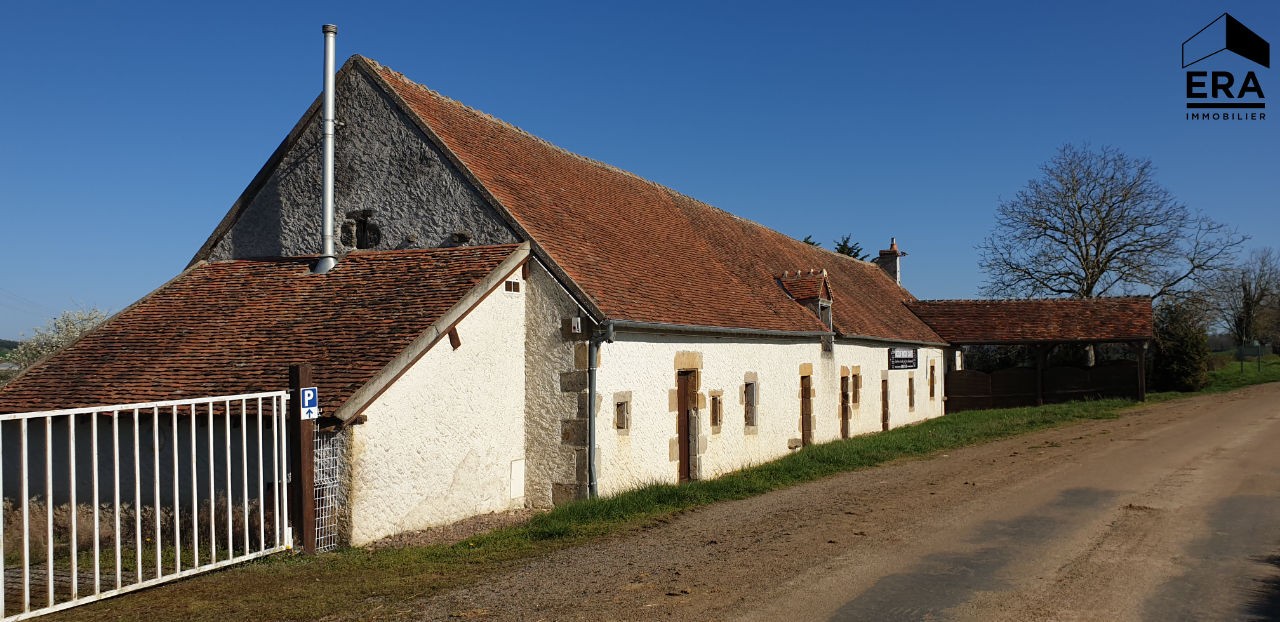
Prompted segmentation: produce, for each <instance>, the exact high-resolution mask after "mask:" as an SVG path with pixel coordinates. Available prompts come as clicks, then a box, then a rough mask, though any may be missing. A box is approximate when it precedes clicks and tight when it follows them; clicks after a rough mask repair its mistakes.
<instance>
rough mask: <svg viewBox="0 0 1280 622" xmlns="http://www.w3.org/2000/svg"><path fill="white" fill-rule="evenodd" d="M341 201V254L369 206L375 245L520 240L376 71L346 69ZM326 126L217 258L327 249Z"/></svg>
mask: <svg viewBox="0 0 1280 622" xmlns="http://www.w3.org/2000/svg"><path fill="white" fill-rule="evenodd" d="M337 111H338V112H337V114H338V122H339V127H338V131H337V138H336V143H337V146H336V151H335V158H334V159H335V162H336V165H335V168H336V170H335V173H336V179H335V184H334V196H335V199H334V203H335V206H336V207H335V217H336V218H335V219H336V225H337V228H338V231H335V233H334V234H335V243H336V244H337V247H338V252H339V253H345V252H347V251H350V250H352V248H351V247H350V246H346V245H344V244H342V240H341V235H340V232H341V230H342V226H343V223H344V221H348V220H350V218H349V217H348V214H349V213H351V212H355V211H359V210H371V215H370V218H369V220H370V222H372V223H373V224H374V225H375V226H376V227H377V228H378V229H379V233H380V238H381V239H380V241H379V242H378V243H377V244H376V245H374V246H373V248H375V249H403V248H432V247H445V246H457V245H459V244H460V243H459V242H457V241H455V240H454V233H456V232H466V233H467V234H469V236H470V240H469V241H467V242H465V244H466V245H480V244H506V243H511V242H518V241H519V240H518V239H517V236H516V234H515V233H514V232H513V231H511V229H510V228H509V227H507V225H506V224H505V223H504V221H503V219H502V217H501V216H499V215H498V214H497V212H495V211H494V210H493V208H492V207H490V206H489V204H488V203H487V202H486V201H485V200H484V198H483V197H481V196H480V194H479V193H477V192H476V190H475V189H474V188H473V187H472V186H471V184H470V183H469V182H468V181H466V179H465V178H464V177H463V175H462V174H461V173H460V172H459V171H458V170H457V169H456V168H454V166H453V165H452V164H450V163H449V161H448V159H447V158H445V157H444V155H443V154H442V153H441V152H440V150H439V149H438V148H436V146H435V145H434V144H432V143H431V142H430V141H429V140H427V139H426V137H425V136H423V135H422V132H421V131H420V130H419V129H418V128H417V127H416V126H414V125H413V123H412V122H411V121H410V120H409V119H408V118H407V117H406V116H405V115H404V113H402V112H401V111H400V110H399V109H398V108H397V107H396V106H395V105H394V104H393V103H392V102H391V101H390V100H389V99H388V97H387V96H386V95H385V94H384V93H383V92H382V91H381V89H380V88H379V87H377V86H376V85H375V84H374V83H373V82H372V81H371V80H370V79H369V77H368V76H367V75H366V74H365V73H364V72H363V71H359V70H352V71H347V72H344V73H342V74H340V76H339V80H338V85H337ZM321 155H322V149H321V130H320V119H319V116H318V115H316V116H313V117H312V118H311V119H310V121H309V122H308V123H307V125H306V127H305V128H303V130H302V131H301V132H300V133H299V135H298V139H297V141H296V142H294V144H293V145H291V146H290V148H289V149H288V151H287V152H286V153H285V154H284V157H283V158H281V160H280V162H279V164H278V166H277V167H276V168H275V170H274V171H272V172H271V174H270V176H269V177H268V179H267V180H266V182H265V183H264V184H263V186H262V188H261V189H259V191H258V192H257V193H256V194H255V195H254V196H252V197H249V198H248V199H247V200H248V202H249V203H248V205H247V206H246V207H245V208H244V210H243V211H242V212H241V214H240V216H239V217H238V218H237V220H236V221H235V223H234V224H233V225H232V226H231V228H230V229H229V230H228V231H227V233H226V235H225V236H223V238H222V239H221V240H218V241H217V243H216V245H215V246H214V247H213V249H212V251H211V252H210V255H209V259H211V260H222V259H240V258H248V257H276V256H297V255H313V254H317V253H319V252H320V231H321V220H322V218H323V215H322V213H321V183H322V179H321V173H322V171H321Z"/></svg>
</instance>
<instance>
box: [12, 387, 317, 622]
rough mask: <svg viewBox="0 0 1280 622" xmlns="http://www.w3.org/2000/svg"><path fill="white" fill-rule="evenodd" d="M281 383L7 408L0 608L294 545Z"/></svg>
mask: <svg viewBox="0 0 1280 622" xmlns="http://www.w3.org/2000/svg"><path fill="white" fill-rule="evenodd" d="M287 401H288V395H287V393H285V392H282V391H281V392H272V393H255V394H246V395H235V396H223V397H210V398H201V399H197V400H182V401H166V402H150V403H145V404H121V405H115V406H100V407H93V408H81V409H70V410H58V411H44V412H34V413H15V414H7V415H0V484H2V485H0V492H2V493H3V510H2V511H0V613H2V614H3V617H4V619H5V620H19V619H25V618H28V617H33V616H36V615H41V614H44V613H50V612H53V611H58V610H61V609H66V608H68V607H72V606H75V605H77V604H82V603H86V602H91V601H94V600H99V599H102V598H106V597H109V596H114V595H117V594H122V593H125V592H129V591H133V590H137V589H141V588H144V587H148V586H151V585H156V584H158V583H163V582H165V581H171V580H173V579H177V578H180V577H184V576H189V575H192V574H196V573H199V572H205V571H208V570H213V569H216V568H221V567H224V566H227V565H230V564H235V563H239V562H241V561H244V560H247V559H252V558H255V557H260V556H263V555H268V554H271V553H275V552H278V551H282V550H285V549H287V548H290V547H291V545H292V536H291V532H290V530H289V528H288V524H289V522H288V504H287V498H288V495H287V487H286V480H287V469H286V465H287V464H288V462H287V455H286V454H287V449H286V447H287V444H286V426H285V423H286V413H287V411H288V408H287Z"/></svg>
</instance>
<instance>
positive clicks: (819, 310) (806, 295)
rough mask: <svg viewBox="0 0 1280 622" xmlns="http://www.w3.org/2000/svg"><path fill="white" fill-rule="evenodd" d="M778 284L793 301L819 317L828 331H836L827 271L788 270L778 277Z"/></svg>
mask: <svg viewBox="0 0 1280 622" xmlns="http://www.w3.org/2000/svg"><path fill="white" fill-rule="evenodd" d="M778 283H779V284H780V285H782V289H783V290H784V291H786V292H787V295H788V296H791V299H792V300H795V301H796V302H798V303H800V304H802V305H804V306H805V308H807V309H808V310H809V311H810V312H812V313H813V314H814V315H816V316H818V320H819V321H821V322H822V325H823V326H825V327H826V328H827V330H829V331H834V330H835V321H834V320H833V318H832V316H831V299H832V296H831V284H830V283H828V282H827V271H826V270H817V269H810V270H796V271H795V272H791V271H790V270H788V271H786V272H783V273H782V276H779V277H778Z"/></svg>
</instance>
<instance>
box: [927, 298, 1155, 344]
mask: <svg viewBox="0 0 1280 622" xmlns="http://www.w3.org/2000/svg"><path fill="white" fill-rule="evenodd" d="M907 306H908V307H910V308H911V310H912V311H914V312H915V314H916V315H918V316H920V318H921V319H923V320H924V321H925V322H928V323H929V326H932V327H933V329H934V330H935V331H937V332H938V334H939V335H942V336H943V338H945V339H946V340H947V341H949V342H951V343H955V344H980V343H992V344H995V343H1006V344H1009V343H1030V342H1036V341H1136V340H1142V339H1151V337H1152V319H1151V299H1150V298H1145V297H1132V298H1086V299H1049V300H920V301H915V302H911V303H908V305H907Z"/></svg>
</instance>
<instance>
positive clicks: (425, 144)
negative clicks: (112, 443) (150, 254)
mask: <svg viewBox="0 0 1280 622" xmlns="http://www.w3.org/2000/svg"><path fill="white" fill-rule="evenodd" d="M336 81H337V91H336V96H337V108H338V119H339V121H340V122H341V125H340V128H339V129H338V131H337V136H336V141H337V142H336V158H335V160H336V184H335V187H336V205H337V206H338V207H337V221H338V222H337V223H336V226H335V228H336V229H337V234H338V245H339V253H338V254H339V259H338V262H337V264H336V266H335V267H333V268H332V269H331V270H330V271H329V272H328V273H325V274H313V273H312V271H311V269H310V266H311V264H312V263H314V261H315V260H316V253H317V250H318V249H319V248H320V247H321V231H322V229H323V227H322V224H321V217H322V216H321V211H320V209H318V207H317V206H318V205H319V204H320V203H321V188H320V184H319V180H320V178H321V166H322V156H321V149H320V145H321V123H320V108H321V104H320V101H319V100H317V102H316V103H315V104H314V105H312V107H311V108H310V109H309V110H308V111H307V112H306V113H305V114H304V115H303V116H302V118H301V120H300V121H299V122H298V123H297V125H296V126H295V127H294V128H293V130H292V131H291V132H290V133H289V134H288V136H287V137H286V138H285V140H284V141H283V143H282V144H281V145H280V146H279V148H278V149H277V150H276V151H275V153H274V154H272V156H271V157H270V159H269V160H268V161H267V163H266V165H265V166H264V167H263V168H262V170H261V171H260V172H259V173H258V175H257V176H256V177H255V178H254V179H253V181H252V182H251V183H250V184H249V186H248V187H247V188H246V190H245V191H244V193H243V194H242V195H241V196H240V198H239V199H238V200H237V201H236V202H235V204H234V205H233V206H232V207H231V209H230V210H229V211H228V213H227V215H226V216H225V218H223V220H222V222H221V223H220V224H219V225H218V227H217V228H216V230H215V231H214V232H213V233H212V234H211V235H210V236H209V238H208V240H207V241H206V242H205V244H204V245H203V247H202V248H200V250H199V251H198V252H197V253H196V255H195V257H194V259H193V260H192V262H191V265H190V266H189V267H188V268H187V269H186V270H185V271H184V272H183V273H182V274H180V275H178V276H177V277H176V278H174V279H173V280H172V281H171V282H169V283H167V284H166V285H164V286H162V287H161V288H159V289H158V290H156V291H155V292H153V293H152V294H150V295H148V296H147V297H145V298H143V299H142V300H140V301H138V302H137V303H135V304H134V305H132V306H130V307H129V308H127V309H125V310H124V311H122V312H120V313H119V314H117V315H116V316H115V317H114V318H112V319H111V320H109V321H108V322H107V323H106V324H105V325H104V326H102V327H101V328H100V329H99V330H97V331H95V332H93V333H91V334H90V335H88V336H87V337H85V338H84V339H82V340H81V341H80V342H78V343H76V344H74V345H72V346H71V347H69V348H67V349H65V350H63V351H62V352H61V353H59V354H57V355H55V356H54V357H52V358H51V359H49V360H47V361H45V362H44V363H43V364H41V365H38V366H36V367H34V368H32V369H30V370H28V371H27V372H26V373H25V374H23V375H22V376H20V377H19V378H18V379H17V380H15V381H14V382H13V383H12V384H10V385H9V386H8V387H6V388H4V389H3V390H0V412H17V411H22V410H36V409H43V408H64V407H70V406H76V405H93V404H103V403H110V402H112V401H141V400H149V399H155V400H158V399H175V398H178V397H198V396H201V395H220V394H231V393H237V392H249V391H258V390H274V389H279V388H281V387H283V386H284V385H286V384H287V382H288V367H289V365H290V364H294V363H308V364H310V365H311V366H312V369H313V372H314V378H315V384H316V386H318V387H319V389H320V394H321V407H322V409H323V412H324V413H325V415H326V416H327V417H326V420H327V422H328V423H327V425H326V426H325V428H324V430H325V431H324V432H322V434H324V435H326V439H328V441H330V442H332V443H333V444H334V445H335V446H338V447H340V448H341V452H340V453H341V455H342V456H343V458H342V473H343V475H342V477H341V482H340V483H339V485H338V488H339V490H338V492H337V493H335V494H338V495H339V496H340V497H341V499H342V503H341V504H340V506H341V507H342V508H343V510H342V516H341V524H342V531H343V533H344V536H345V539H346V540H347V541H349V542H350V543H352V544H363V543H366V542H370V541H373V540H376V539H378V538H381V537H385V536H388V535H391V534H394V533H397V532H401V531H405V530H411V529H419V528H424V527H429V526H434V525H439V524H444V523H448V522H451V521H455V520H459V519H462V518H465V517H468V516H472V515H476V514H480V513H485V512H492V511H502V510H507V509H513V508H521V507H549V506H552V505H554V504H558V503H562V502H564V501H566V500H571V499H578V498H583V497H586V496H588V495H590V494H593V493H594V494H599V495H610V494H614V493H617V492H619V491H624V490H627V489H630V488H635V487H638V486H641V485H644V484H647V483H651V482H671V483H675V482H682V481H687V480H698V479H704V478H713V477H716V476H718V475H721V474H724V473H728V472H730V471H733V470H736V469H740V468H742V467H744V466H747V465H751V464H755V463H760V462H763V461H766V460H770V459H773V458H776V457H779V456H782V455H785V454H786V453H788V452H790V451H795V450H797V449H798V448H800V447H803V446H804V445H807V444H810V443H820V442H825V441H830V440H833V439H839V438H847V437H850V436H854V435H859V434H865V433H870V432H876V431H881V430H887V429H889V428H892V427H897V426H901V425H905V424H910V423H914V422H919V421H922V420H925V419H929V418H932V417H938V416H941V415H943V414H944V392H945V387H944V377H945V374H946V372H947V371H948V368H949V366H948V361H949V360H954V356H952V355H951V353H950V352H949V350H948V348H949V347H950V346H951V344H950V343H949V342H948V340H947V339H945V338H944V337H943V336H940V334H939V333H938V332H936V331H935V329H934V328H931V326H930V324H928V323H926V322H925V321H924V320H922V319H921V317H920V316H918V315H917V314H916V313H913V311H912V306H911V305H912V304H915V303H916V300H915V298H914V297H913V296H912V295H911V294H910V293H909V292H907V290H905V289H904V288H903V287H902V286H901V285H900V283H899V279H898V275H899V273H900V266H899V262H900V258H901V256H902V254H903V253H901V251H899V250H898V248H897V246H896V244H893V245H891V246H890V248H889V249H887V250H884V251H881V253H880V257H878V258H877V260H876V261H875V262H864V261H858V260H855V259H852V258H849V257H846V256H843V255H839V254H836V253H833V252H830V251H826V250H823V249H821V248H816V247H812V246H808V245H806V244H804V243H801V242H799V241H796V240H794V239H791V238H789V237H787V236H784V235H782V234H780V233H778V232H775V231H772V230H770V229H768V228H765V227H763V226H761V225H758V224H756V223H753V222H750V221H747V220H744V219H742V218H738V217H736V216H734V215H733V214H731V213H728V212H726V211H722V210H720V209H717V208H715V207H712V206H710V205H707V204H704V203H701V202H699V201H697V200H695V199H693V198H690V197H687V196H684V195H682V194H679V193H677V192H675V191H672V190H670V189H668V188H665V187H663V186H661V185H658V184H655V183H653V182H650V181H647V180H645V179H642V178H640V177H637V176H635V175H633V174H630V173H627V172H625V171H622V170H619V169H616V168H613V167H611V166H609V165H606V164H603V163H600V162H596V161H593V160H590V159H587V158H584V157H581V156H578V155H575V154H573V153H570V152H568V151H565V150H563V149H560V148H558V147H556V146H554V145H552V144H551V143H548V142H546V141H544V140H542V139H539V138H537V137H535V136H532V135H530V134H528V133H526V132H524V131H522V130H520V129H518V128H516V127H514V126H512V125H509V124H507V123H504V122H502V121H500V120H498V119H495V118H493V117H490V116H488V115H486V114H484V113H482V112H479V111H476V110H473V109H471V108H469V107H467V106H465V105H463V104H461V103H459V102H456V101H453V100H451V99H448V98H446V97H444V96H442V95H440V94H439V93H436V92H434V91H431V90H429V89H427V88H425V87H423V86H420V85H418V84H415V83H413V82H411V81H409V80H408V79H407V78H405V77H404V76H403V75H401V74H399V73H396V72H395V71H392V70H391V69H388V68H387V67H384V66H382V65H380V64H378V63H376V62H374V61H372V60H370V59H367V58H364V57H361V56H354V57H352V58H351V59H349V60H348V61H347V62H346V63H345V65H344V66H343V67H342V68H341V70H340V71H339V72H338V73H337V77H336ZM1145 304H1146V305H1147V306H1146V308H1147V318H1148V319H1147V322H1148V323H1147V325H1146V327H1145V329H1143V328H1142V327H1139V329H1138V330H1137V331H1136V332H1134V331H1129V332H1126V333H1125V338H1126V339H1140V338H1142V336H1143V335H1149V333H1150V327H1149V309H1150V303H1149V301H1147V302H1146V303H1145ZM930 309H931V310H932V311H933V312H934V313H933V314H934V315H937V313H936V307H930ZM1140 315H1141V314H1140V313H1139V316H1140ZM1144 330H1145V332H1144Z"/></svg>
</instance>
